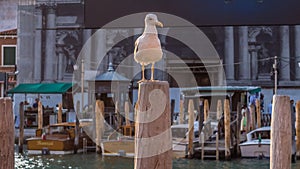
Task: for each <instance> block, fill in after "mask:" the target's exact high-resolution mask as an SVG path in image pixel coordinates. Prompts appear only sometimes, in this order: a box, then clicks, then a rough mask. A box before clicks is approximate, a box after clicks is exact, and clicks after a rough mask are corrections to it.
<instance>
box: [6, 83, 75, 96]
mask: <svg viewBox="0 0 300 169" xmlns="http://www.w3.org/2000/svg"><path fill="white" fill-rule="evenodd" d="M72 86H73V84H72V83H22V84H19V85H18V86H17V87H15V88H13V89H11V90H9V91H8V93H36V94H38V93H41V94H51V93H52V94H55V93H57V94H60V93H65V92H67V90H69V89H70V88H71V87H72Z"/></svg>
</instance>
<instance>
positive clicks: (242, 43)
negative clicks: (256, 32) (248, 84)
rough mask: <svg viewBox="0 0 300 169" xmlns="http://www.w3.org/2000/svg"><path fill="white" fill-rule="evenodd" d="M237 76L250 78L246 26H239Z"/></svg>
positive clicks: (244, 78) (245, 78)
mask: <svg viewBox="0 0 300 169" xmlns="http://www.w3.org/2000/svg"><path fill="white" fill-rule="evenodd" d="M238 29H239V31H238V33H239V63H240V64H239V72H240V74H239V78H240V79H241V80H249V79H250V56H249V52H248V27H247V26H240V27H239V28H238Z"/></svg>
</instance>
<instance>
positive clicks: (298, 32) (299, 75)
mask: <svg viewBox="0 0 300 169" xmlns="http://www.w3.org/2000/svg"><path fill="white" fill-rule="evenodd" d="M294 31H295V57H296V59H295V64H296V66H295V78H296V80H300V67H299V65H298V63H300V25H296V26H295V27H294Z"/></svg>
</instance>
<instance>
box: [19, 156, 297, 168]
mask: <svg viewBox="0 0 300 169" xmlns="http://www.w3.org/2000/svg"><path fill="white" fill-rule="evenodd" d="M133 162H134V160H133V159H129V158H122V157H102V156H101V155H98V154H96V153H87V154H72V155H26V154H25V155H20V154H17V153H16V154H15V168H16V169H33V168H34V169H64V168H66V169H133V168H134V164H133ZM269 165H270V163H269V159H262V160H260V159H233V160H231V161H216V160H205V161H201V160H199V159H174V160H173V169H214V168H216V169H269V168H270V166H269ZM291 166H292V169H299V168H300V160H298V161H297V162H296V163H293V164H291Z"/></svg>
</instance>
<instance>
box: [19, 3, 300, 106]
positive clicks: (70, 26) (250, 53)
mask: <svg viewBox="0 0 300 169" xmlns="http://www.w3.org/2000/svg"><path fill="white" fill-rule="evenodd" d="M102 17H103V16H102ZM99 19H101V17H99ZM18 20H19V25H18V37H19V39H18V58H17V60H18V63H19V65H18V70H19V71H20V74H19V76H18V82H19V83H40V82H58V81H71V80H72V76H73V72H74V65H76V61H77V59H78V55H79V54H80V52H81V49H82V48H83V47H84V45H85V43H86V42H87V41H88V39H89V38H90V37H91V36H92V35H93V34H95V33H96V32H97V34H98V35H99V36H98V38H97V39H96V40H93V41H92V45H91V46H90V47H88V48H89V49H86V50H91V51H92V52H91V54H90V55H89V56H85V57H87V58H88V59H86V60H85V61H84V62H85V70H86V73H88V72H92V73H91V74H95V71H96V73H97V74H100V73H104V72H105V71H106V70H107V66H108V64H109V62H112V63H113V64H114V65H115V68H117V67H118V65H119V64H120V63H121V62H122V61H123V60H124V59H125V58H127V57H130V56H132V53H133V45H134V41H135V39H136V38H137V37H138V35H140V34H141V33H142V28H130V29H129V28H111V29H102V30H96V29H89V28H86V27H85V25H84V0H50V1H49V0H36V1H30V2H29V1H28V3H23V4H22V3H20V4H19V11H18ZM168 29H172V28H165V29H162V30H160V31H168ZM199 29H200V30H201V31H203V32H204V33H205V35H206V36H207V37H208V39H209V40H210V42H211V44H212V45H213V46H214V48H215V49H216V52H217V54H218V56H219V57H220V60H214V59H211V60H209V58H208V60H206V61H207V62H206V63H205V66H207V65H209V66H208V67H205V66H204V63H203V61H201V60H199V58H197V56H196V55H195V53H194V52H193V50H191V49H189V48H188V47H187V46H185V45H184V44H182V43H180V41H178V40H176V39H175V40H174V39H172V38H170V37H168V36H160V38H161V41H162V45H163V48H164V49H165V50H167V51H170V52H172V53H174V54H175V55H177V56H178V57H179V58H180V59H181V60H182V61H184V63H185V64H186V65H188V66H190V67H191V68H190V70H189V71H192V72H193V74H194V77H195V79H196V81H197V85H199V86H203V85H224V84H226V85H241V86H243V85H247V86H249V85H255V86H261V87H262V88H263V93H265V95H266V97H265V98H266V99H267V100H269V99H271V96H272V94H273V86H274V81H273V80H272V76H271V75H272V74H271V73H272V72H273V63H274V58H275V56H278V63H279V64H278V65H277V67H278V72H279V81H278V86H279V94H289V95H290V96H291V98H293V99H296V100H300V95H299V96H298V93H299V92H300V89H299V88H298V86H300V67H299V64H298V63H299V62H300V26H298V25H276V26H262V25H260V26H214V27H207V26H206V27H199ZM99 31H100V32H99ZM184 33H185V32H183V34H184ZM191 33H192V32H191ZM131 34H133V35H135V36H130V37H128V35H131ZM120 36H121V39H123V40H122V41H120V42H117V41H116V39H120ZM122 37H123V38H122ZM195 43H197V42H195ZM99 54H104V55H106V57H105V59H104V60H102V62H101V63H97V62H96V61H97V56H98V55H99ZM128 62H130V63H127V64H128V65H133V66H132V67H129V68H124V70H125V69H133V71H132V72H131V73H130V75H129V78H130V77H134V78H133V79H132V80H133V84H135V83H134V82H135V81H137V80H138V79H139V78H140V77H139V76H140V75H139V74H137V75H136V74H134V72H136V71H137V70H138V69H139V67H138V66H137V65H135V63H134V61H133V59H131V61H128ZM158 66H161V67H162V70H163V71H162V72H160V73H158V74H157V77H156V79H162V80H169V82H170V83H171V87H176V81H174V79H173V78H172V77H170V76H168V74H170V72H168V71H180V73H181V75H180V76H181V77H182V78H186V79H184V81H185V82H187V83H188V82H189V79H188V78H189V77H188V76H187V75H186V74H184V71H181V70H179V69H178V70H176V67H180V66H182V65H181V64H180V63H179V62H177V61H176V60H171V59H169V58H168V57H165V58H164V59H163V61H162V62H161V63H159V64H158ZM220 66H222V67H223V68H224V70H225V77H222V75H220V71H222V70H221V69H220ZM169 67H172V68H174V69H172V70H169V69H168V68H169ZM121 70H122V69H121ZM93 71H94V72H93ZM124 72H128V71H127V70H126V71H124ZM129 72H130V71H129ZM121 73H122V71H121ZM208 73H211V76H208V75H207V74H208ZM123 75H124V76H127V77H128V74H123ZM86 76H88V74H86ZM266 102H267V101H266Z"/></svg>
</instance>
